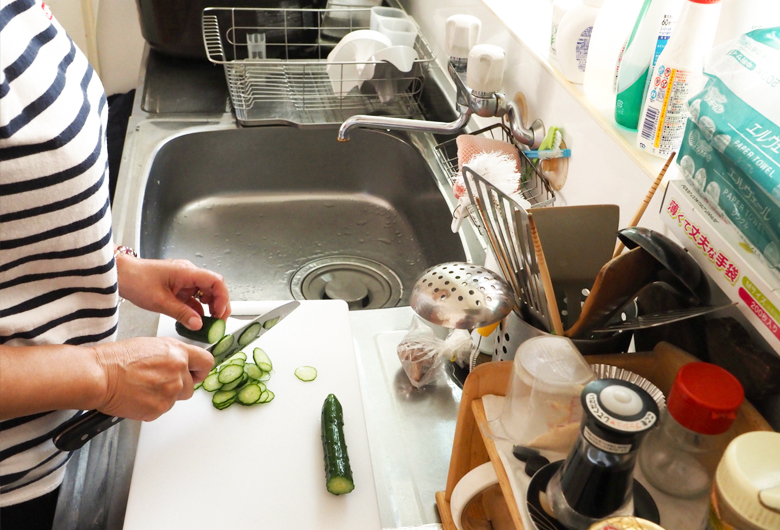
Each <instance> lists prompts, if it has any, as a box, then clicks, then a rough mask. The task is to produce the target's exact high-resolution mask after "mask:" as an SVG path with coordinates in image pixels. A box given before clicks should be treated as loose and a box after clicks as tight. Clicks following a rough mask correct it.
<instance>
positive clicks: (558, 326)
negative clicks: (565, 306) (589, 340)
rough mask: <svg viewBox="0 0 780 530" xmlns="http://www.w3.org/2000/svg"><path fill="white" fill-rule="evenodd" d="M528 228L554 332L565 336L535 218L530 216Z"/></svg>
mask: <svg viewBox="0 0 780 530" xmlns="http://www.w3.org/2000/svg"><path fill="white" fill-rule="evenodd" d="M528 228H529V230H530V231H531V240H532V241H533V243H534V252H535V253H536V261H537V263H538V264H539V276H540V277H541V279H542V286H543V288H544V296H545V298H547V307H548V308H549V311H550V320H551V321H552V327H553V331H555V334H556V335H563V322H561V313H560V311H558V302H557V301H556V300H555V290H554V289H553V284H552V280H551V279H550V270H549V269H548V268H547V260H545V258H544V249H543V248H542V242H541V240H540V239H539V232H537V231H536V223H535V222H534V216H533V215H531V214H530V213H529V214H528Z"/></svg>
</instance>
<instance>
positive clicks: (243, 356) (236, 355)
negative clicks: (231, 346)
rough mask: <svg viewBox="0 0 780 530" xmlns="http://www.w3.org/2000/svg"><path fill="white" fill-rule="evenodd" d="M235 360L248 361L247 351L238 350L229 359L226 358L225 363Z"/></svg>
mask: <svg viewBox="0 0 780 530" xmlns="http://www.w3.org/2000/svg"><path fill="white" fill-rule="evenodd" d="M233 361H244V362H246V353H244V352H242V351H237V352H236V353H234V354H233V355H231V356H230V357H228V358H227V359H225V364H228V363H232V362H233Z"/></svg>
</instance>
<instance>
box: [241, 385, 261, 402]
mask: <svg viewBox="0 0 780 530" xmlns="http://www.w3.org/2000/svg"><path fill="white" fill-rule="evenodd" d="M262 393H263V391H262V390H260V387H259V386H257V385H254V384H249V385H246V386H245V387H244V388H242V389H241V391H240V392H239V393H238V398H237V399H238V402H239V403H241V404H242V405H252V404H254V403H257V401H258V400H259V399H260V396H261V394H262Z"/></svg>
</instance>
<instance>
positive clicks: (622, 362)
mask: <svg viewBox="0 0 780 530" xmlns="http://www.w3.org/2000/svg"><path fill="white" fill-rule="evenodd" d="M585 359H586V360H587V361H588V362H589V363H590V364H609V365H613V366H617V367H619V368H624V369H626V370H630V371H632V372H634V373H636V374H638V375H640V376H642V377H644V378H646V379H647V380H649V381H650V382H651V383H653V384H654V385H656V386H657V387H658V388H659V389H660V390H661V391H662V392H664V395H667V394H668V393H669V389H670V388H671V386H672V382H673V381H674V378H675V376H676V374H677V372H678V371H679V369H680V368H681V367H682V366H683V365H685V364H688V363H691V362H695V361H697V360H698V359H696V358H695V357H693V356H691V355H690V354H688V353H686V352H684V351H683V350H681V349H679V348H676V347H674V346H672V345H670V344H668V343H660V344H659V345H658V346H656V348H655V350H654V351H652V352H648V353H629V354H610V355H589V356H586V357H585ZM512 367H513V363H511V362H490V363H484V364H481V365H479V366H477V367H476V368H475V369H474V371H473V372H471V374H470V375H469V377H468V378H467V379H466V383H465V385H464V386H463V395H462V398H461V402H460V408H459V409H458V420H457V424H456V427H455V440H454V443H453V446H452V457H451V460H450V468H449V473H448V476H447V485H446V489H445V490H444V491H439V492H437V493H436V504H437V506H438V508H439V514H440V515H441V519H442V525H443V527H444V528H445V530H456V528H457V527H456V526H455V521H454V520H453V519H452V513H451V510H450V500H451V498H452V492H453V490H454V489H455V486H456V485H457V483H458V482H459V481H460V479H462V478H463V477H464V476H465V475H466V473H468V472H469V471H471V470H472V469H474V468H475V467H477V466H480V465H482V464H484V463H486V462H488V461H489V462H492V464H493V468H494V469H495V471H496V476H497V478H498V484H499V486H500V488H501V492H502V495H503V502H505V503H506V508H507V510H508V512H509V514H510V515H511V519H512V522H513V524H514V526H515V528H516V529H517V530H526V527H525V526H524V524H523V522H522V521H523V519H522V516H521V513H520V509H519V507H518V506H517V504H516V502H515V496H514V493H513V491H512V483H511V480H510V478H509V475H508V473H507V470H506V468H505V467H504V464H503V463H502V461H501V457H500V455H499V452H498V448H497V447H496V445H495V442H494V441H493V439H492V438H491V436H492V435H491V433H490V429H489V424H488V421H487V417H486V414H485V407H484V403H483V400H482V398H483V397H484V396H488V395H491V394H492V395H495V396H504V395H506V390H507V388H508V386H509V383H510V378H511V376H512ZM759 430H761V431H771V430H772V428H771V427H770V425H769V424H768V423H767V422H766V420H764V418H763V417H762V416H761V415H760V414H759V413H758V411H756V409H755V408H754V407H753V406H752V405H751V404H750V403H748V402H747V401H745V402H744V403H743V404H742V407H741V408H740V409H739V412H738V413H737V419H736V420H735V422H734V425H733V427H732V429H731V430H730V431H729V432H728V435H727V436H726V437H725V438H724V439H723V440H722V443H723V444H724V445H725V444H727V443H728V442H729V441H731V439H733V438H734V437H736V436H738V435H739V434H742V433H745V432H749V431H759ZM487 511H488V513H489V512H490V511H491V510H487ZM485 512H486V511H485V510H471V511H469V514H468V515H469V516H471V517H475V518H480V517H482V519H478V520H476V521H475V523H476V524H480V523H481V524H485V523H488V522H489V521H488V519H487V518H486V517H487V516H486V515H485ZM528 530H531V529H530V528H529V529H528Z"/></svg>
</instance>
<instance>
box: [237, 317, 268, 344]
mask: <svg viewBox="0 0 780 530" xmlns="http://www.w3.org/2000/svg"><path fill="white" fill-rule="evenodd" d="M261 329H263V325H262V324H261V323H260V322H255V323H254V324H252V325H251V326H249V327H248V328H246V329H245V330H244V332H243V333H242V334H241V336H240V337H238V345H239V346H240V347H241V348H243V347H244V346H246V345H247V344H251V343H252V341H253V340H255V339H256V338H257V336H258V335H259V334H260V330H261Z"/></svg>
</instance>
